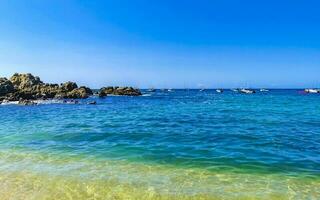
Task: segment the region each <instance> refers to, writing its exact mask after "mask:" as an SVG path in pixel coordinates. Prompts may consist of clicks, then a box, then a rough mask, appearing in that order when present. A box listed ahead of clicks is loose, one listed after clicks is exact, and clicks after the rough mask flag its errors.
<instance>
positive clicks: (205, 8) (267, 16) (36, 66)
mask: <svg viewBox="0 0 320 200" xmlns="http://www.w3.org/2000/svg"><path fill="white" fill-rule="evenodd" d="M319 10H320V1H318V0H299V1H298V0H259V1H258V0H251V1H250V0H159V1H150V0H134V1H133V0H113V1H111V0H101V1H99V0H78V1H76V0H1V1H0V76H6V77H8V76H10V75H12V74H13V73H14V72H31V73H33V74H35V75H38V76H40V77H41V78H42V79H43V80H44V81H45V82H63V81H67V80H72V81H77V82H78V83H79V84H83V85H88V86H90V87H92V88H99V87H101V86H106V85H132V86H135V87H141V88H148V87H159V88H160V87H161V88H162V87H167V88H169V87H172V88H184V87H189V88H199V87H206V88H215V87H272V88H297V87H299V88H302V87H320V11H319Z"/></svg>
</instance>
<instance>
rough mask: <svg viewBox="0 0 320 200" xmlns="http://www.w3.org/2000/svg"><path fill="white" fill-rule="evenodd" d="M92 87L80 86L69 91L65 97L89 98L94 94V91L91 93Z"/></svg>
mask: <svg viewBox="0 0 320 200" xmlns="http://www.w3.org/2000/svg"><path fill="white" fill-rule="evenodd" d="M90 91H91V90H90V89H89V90H88V88H85V87H80V88H76V89H74V90H72V91H71V92H68V93H67V94H66V96H65V98H70V99H85V98H88V97H89V96H90V95H92V91H91V93H90Z"/></svg>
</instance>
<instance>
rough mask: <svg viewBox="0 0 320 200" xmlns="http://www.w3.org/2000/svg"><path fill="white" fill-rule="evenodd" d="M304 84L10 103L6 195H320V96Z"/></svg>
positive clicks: (5, 130)
mask: <svg viewBox="0 0 320 200" xmlns="http://www.w3.org/2000/svg"><path fill="white" fill-rule="evenodd" d="M300 91H301V90H270V91H269V92H257V93H256V94H247V95H246V94H238V93H235V92H232V91H225V92H224V93H216V92H215V90H205V91H202V92H201V91H199V90H173V91H172V92H163V91H160V90H157V91H156V92H147V91H143V93H144V95H143V96H138V97H126V96H109V97H107V98H103V99H100V98H97V97H91V98H89V99H86V100H80V103H79V104H59V103H52V104H42V105H37V106H18V105H2V106H0V112H1V115H0V121H1V123H0V199H2V200H4V199H14V200H16V199H77V200H81V199H139V200H140V199H141V200H142V199H297V200H298V199H299V200H301V199H308V200H309V199H320V189H319V188H320V94H303V93H302V92H300ZM92 100H95V101H97V105H87V104H86V102H88V101H92Z"/></svg>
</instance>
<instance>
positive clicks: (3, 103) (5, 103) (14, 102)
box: [0, 101, 19, 106]
mask: <svg viewBox="0 0 320 200" xmlns="http://www.w3.org/2000/svg"><path fill="white" fill-rule="evenodd" d="M18 104H19V101H8V102H2V103H0V105H2V106H6V105H18Z"/></svg>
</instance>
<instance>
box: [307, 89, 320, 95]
mask: <svg viewBox="0 0 320 200" xmlns="http://www.w3.org/2000/svg"><path fill="white" fill-rule="evenodd" d="M304 92H306V93H311V94H315V93H320V89H305V90H304Z"/></svg>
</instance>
